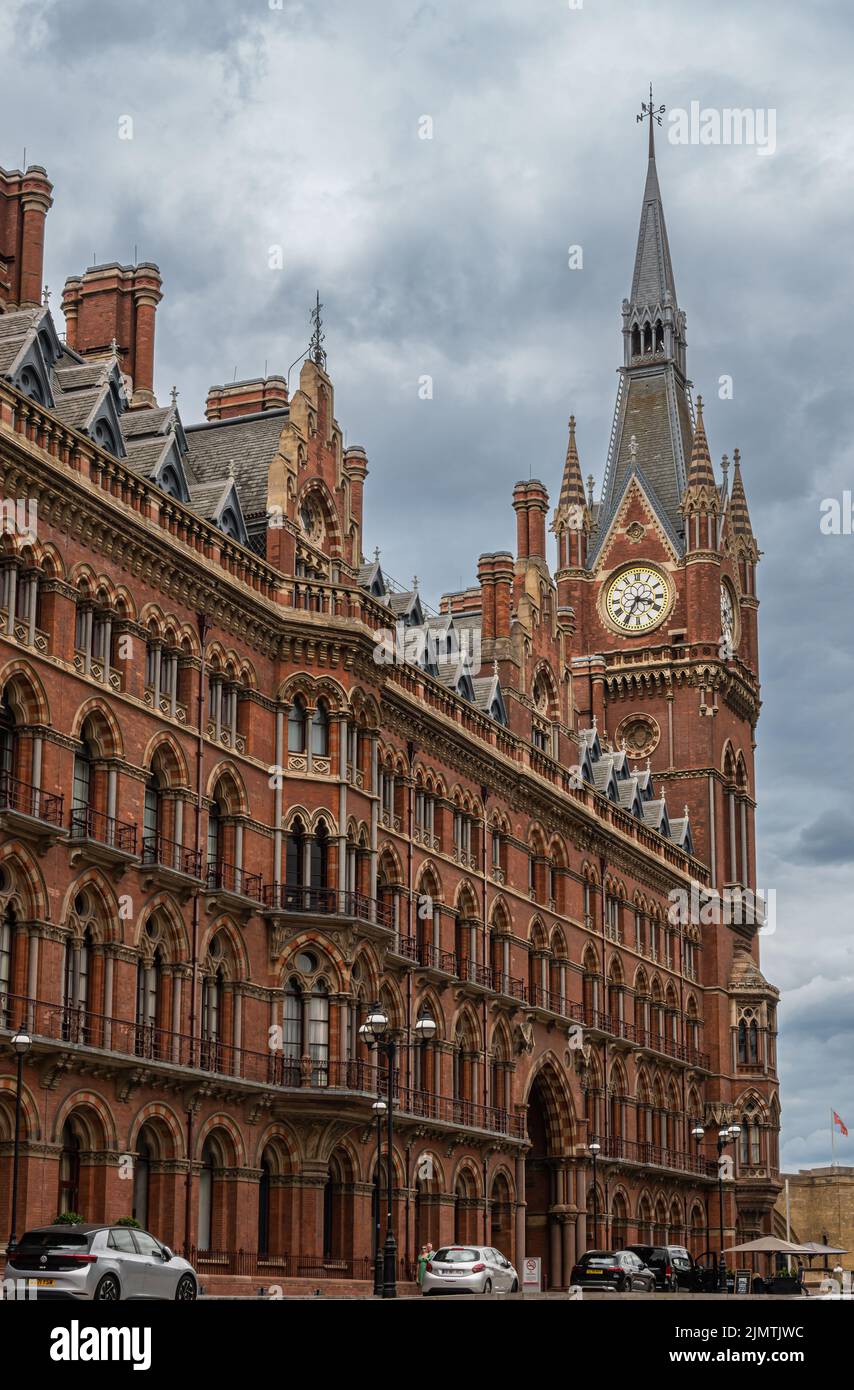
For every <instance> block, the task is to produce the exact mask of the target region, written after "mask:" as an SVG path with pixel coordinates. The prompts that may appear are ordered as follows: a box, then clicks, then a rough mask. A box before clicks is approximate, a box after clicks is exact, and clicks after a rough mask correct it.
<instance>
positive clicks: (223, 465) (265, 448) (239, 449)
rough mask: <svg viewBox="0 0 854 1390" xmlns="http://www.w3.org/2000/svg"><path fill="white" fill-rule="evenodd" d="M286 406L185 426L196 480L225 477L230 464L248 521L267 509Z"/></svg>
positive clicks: (285, 417)
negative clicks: (274, 461) (268, 484)
mask: <svg viewBox="0 0 854 1390" xmlns="http://www.w3.org/2000/svg"><path fill="white" fill-rule="evenodd" d="M288 414H289V412H288V410H287V408H283V409H281V410H264V411H260V412H258V413H257V414H255V415H243V416H235V417H234V418H233V419H231V420H214V421H211V422H210V423H209V424H204V425H188V426H186V435H187V445H188V449H189V460H190V469H191V471H192V474H193V477H194V478H196V479H197V480H198V481H199V482H211V481H213V480H215V479H223V480H224V479H226V478H228V476H229V465H233V467H234V480H235V482H236V484H237V491H238V493H239V495H240V505H241V507H242V509H243V515H244V516H245V518H246V520H247V523H248V522H249V521H251V520H252V519H253V518H255V517H258V516H265V515H266V512H267V477H268V472H269V467H270V463H271V461H272V459H273V457H274V456H275V454H276V451H277V449H278V447H279V439H280V438H281V433H282V427H283V425H284V422H285V420H286V419H287V418H288Z"/></svg>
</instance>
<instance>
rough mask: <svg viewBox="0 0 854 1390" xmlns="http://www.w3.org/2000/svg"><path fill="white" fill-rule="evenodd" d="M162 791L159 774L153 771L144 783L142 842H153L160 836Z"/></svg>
mask: <svg viewBox="0 0 854 1390" xmlns="http://www.w3.org/2000/svg"><path fill="white" fill-rule="evenodd" d="M162 803H163V790H162V782H161V778H160V774H159V773H158V772H156V771H154V770H152V772H151V773H150V775H149V777H148V778H147V780H146V783H145V796H144V800H143V805H142V834H143V840H149V841H154V843H155V844H156V842H157V838H158V836H159V835H160V832H161V828H162V821H163V804H162Z"/></svg>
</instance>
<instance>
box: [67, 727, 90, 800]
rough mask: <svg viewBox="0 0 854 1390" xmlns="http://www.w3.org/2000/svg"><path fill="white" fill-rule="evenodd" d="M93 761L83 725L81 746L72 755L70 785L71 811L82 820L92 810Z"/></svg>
mask: <svg viewBox="0 0 854 1390" xmlns="http://www.w3.org/2000/svg"><path fill="white" fill-rule="evenodd" d="M93 760H94V751H93V748H92V744H91V742H90V740H89V738H88V736H87V732H86V727H85V725H84V728H83V736H82V739H81V746H80V747H79V748H78V750H77V752H76V753H75V754H74V771H73V775H72V783H71V799H72V806H73V809H74V811H75V812H77V813H79V814H80V815H81V816H82V817H83V818H84V819H85V817H86V813H87V812H88V811H89V810H90V809H92V802H93V793H94V789H95V788H94V777H93V776H92V762H93Z"/></svg>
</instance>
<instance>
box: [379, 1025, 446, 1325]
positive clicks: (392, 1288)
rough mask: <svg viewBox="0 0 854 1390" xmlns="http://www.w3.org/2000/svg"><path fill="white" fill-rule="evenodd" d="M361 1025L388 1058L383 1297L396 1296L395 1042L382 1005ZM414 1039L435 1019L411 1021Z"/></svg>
mask: <svg viewBox="0 0 854 1390" xmlns="http://www.w3.org/2000/svg"><path fill="white" fill-rule="evenodd" d="M364 1026H365V1027H366V1028H367V1029H368V1031H369V1032H370V1034H371V1036H372V1037H373V1039H374V1044H375V1046H376V1048H377V1050H378V1051H381V1052H384V1053H385V1055H386V1057H387V1058H388V1107H387V1111H386V1114H387V1117H388V1136H387V1140H386V1142H387V1145H388V1173H387V1176H386V1197H387V1202H386V1231H385V1244H384V1246H383V1282H382V1296H383V1298H397V1241H396V1240H395V1238H394V1213H393V1211H392V1191H393V1188H392V1162H393V1159H392V1155H393V1154H394V1066H395V1060H396V1057H397V1042H396V1040H395V1039H394V1038H393V1037H388V1036H386V1035H387V1033H388V1028H389V1019H388V1015H387V1014H385V1013H383V1010H382V1007H381V1005H379V1004H375V1005H374V1007H373V1008H372V1009H371V1011H370V1013H369V1014H368V1017H367V1018H366V1020H365V1024H364ZM414 1032H415V1040H416V1042H430V1040H431V1039H432V1038H435V1036H436V1020H435V1019H433V1018H419V1020H418V1022H417V1023H416V1025H415V1029H414Z"/></svg>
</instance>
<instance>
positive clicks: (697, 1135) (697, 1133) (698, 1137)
mask: <svg viewBox="0 0 854 1390" xmlns="http://www.w3.org/2000/svg"><path fill="white" fill-rule="evenodd" d="M705 1136H706V1131H705V1130H704V1129H703V1126H702V1125H701V1124H696V1125H695V1126H694V1128H693V1129H692V1130H691V1138H692V1139H693V1140H694V1142H695V1144H696V1145H697V1171H698V1172H699V1170H700V1145H701V1144H702V1142H703V1140H704V1138H705ZM703 1206H704V1208H705V1211H706V1249H707V1250H708V1248H709V1199H708V1196H706V1198H705V1200H704V1202H703Z"/></svg>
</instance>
